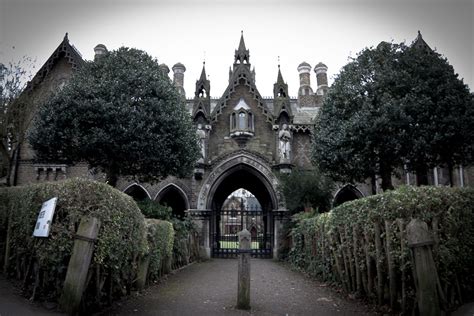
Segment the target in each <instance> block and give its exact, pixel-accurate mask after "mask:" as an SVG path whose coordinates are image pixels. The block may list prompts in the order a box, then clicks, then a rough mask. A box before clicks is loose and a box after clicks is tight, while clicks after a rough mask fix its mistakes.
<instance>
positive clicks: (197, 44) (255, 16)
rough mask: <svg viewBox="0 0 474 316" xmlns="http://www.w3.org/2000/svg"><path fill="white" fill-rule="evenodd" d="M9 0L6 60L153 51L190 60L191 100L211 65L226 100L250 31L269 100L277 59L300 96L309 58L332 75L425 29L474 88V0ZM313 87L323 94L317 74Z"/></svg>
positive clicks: (0, 52)
mask: <svg viewBox="0 0 474 316" xmlns="http://www.w3.org/2000/svg"><path fill="white" fill-rule="evenodd" d="M0 1H1V2H0V60H1V61H3V62H5V61H10V60H15V59H18V58H19V57H20V56H23V55H27V56H31V57H34V58H36V60H37V62H36V63H37V66H38V67H40V66H41V65H42V64H43V63H44V62H45V61H46V59H47V58H48V57H49V55H50V54H51V53H52V52H53V50H54V49H55V48H56V47H57V45H58V44H59V43H60V41H61V40H62V38H63V36H64V33H65V32H68V33H69V39H70V42H71V43H72V44H74V46H76V48H77V49H78V50H79V51H80V52H81V53H82V55H83V57H84V58H85V59H92V58H93V47H94V46H95V45H96V44H98V43H102V44H105V45H106V46H107V47H108V48H109V49H116V48H118V47H120V46H129V47H136V48H139V49H143V50H145V51H147V52H148V53H149V54H150V55H152V56H153V57H156V58H158V60H159V62H160V63H166V64H167V65H168V66H169V67H170V68H171V67H172V66H173V65H174V64H175V63H176V62H178V61H179V62H182V63H183V64H184V65H185V66H186V68H187V71H186V73H185V90H186V95H187V96H188V97H192V96H193V94H194V84H195V81H196V79H198V77H199V75H200V72H201V69H202V61H203V59H204V58H205V60H206V71H207V74H208V75H209V79H210V80H211V95H212V96H213V97H220V96H221V95H222V93H223V92H224V89H225V88H226V86H227V80H228V70H229V66H230V65H231V64H232V63H233V56H234V50H235V49H236V48H237V46H238V42H239V38H240V31H241V30H243V31H244V37H245V42H246V45H247V48H248V49H250V63H251V64H252V66H255V68H256V80H257V87H258V89H259V91H260V93H261V94H262V96H271V95H272V93H273V92H272V91H273V83H274V82H275V81H276V77H277V64H278V60H277V58H278V57H277V56H280V60H281V70H282V73H283V78H284V79H285V81H287V83H288V84H289V90H290V95H292V96H294V95H296V94H297V90H298V85H299V81H298V72H297V70H296V68H297V66H298V64H299V63H301V62H302V61H306V62H308V63H309V64H311V66H313V67H314V65H315V64H316V63H318V62H320V61H322V62H324V63H325V64H326V65H327V66H328V67H329V70H328V73H329V77H330V78H331V77H332V76H333V75H334V74H336V73H338V72H339V70H340V68H341V67H342V66H343V65H344V64H345V63H347V58H348V56H355V54H356V53H357V52H358V51H360V50H361V49H362V48H364V47H366V46H375V45H377V44H378V43H379V42H380V41H382V40H385V41H390V40H393V41H395V42H401V41H406V42H407V43H410V42H411V41H412V40H413V39H414V38H415V37H416V34H417V31H418V30H421V32H422V34H423V37H424V39H425V40H426V42H427V43H428V44H429V45H430V46H431V47H432V48H436V49H437V51H438V52H440V53H441V54H443V55H444V56H446V57H447V58H448V60H449V62H450V63H451V64H452V65H453V66H454V69H455V71H456V72H457V73H459V75H460V77H461V78H464V81H465V83H467V84H468V85H469V86H470V87H471V88H472V87H473V84H474V78H473V73H474V60H473V55H474V26H473V20H474V2H473V0H433V1H430V0H412V1H408V0H402V1H388V0H366V1H350V0H346V1H302V0H294V1H270V0H266V1H265V0H264V1H262V0H258V1H250V0H241V1H235V0H227V1H225V0H213V1H211V0H207V1H191V0H168V1H166V0H159V1H151V0H150V1H145V0H142V1H132V0H127V1H125V0H118V1H91V0H86V1H72V0H0ZM13 46H14V47H15V49H12V47H13ZM311 80H312V82H311V84H312V86H313V88H314V87H315V81H316V80H315V75H314V73H313V74H312V77H311ZM330 81H331V80H330Z"/></svg>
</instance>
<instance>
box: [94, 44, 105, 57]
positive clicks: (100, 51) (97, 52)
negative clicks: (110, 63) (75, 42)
mask: <svg viewBox="0 0 474 316" xmlns="http://www.w3.org/2000/svg"><path fill="white" fill-rule="evenodd" d="M107 52H108V50H107V47H105V45H104V44H98V45H97V46H96V47H94V60H96V59H97V58H98V57H100V56H102V55H105V54H106V53H107Z"/></svg>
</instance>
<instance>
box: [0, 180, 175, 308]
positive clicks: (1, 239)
mask: <svg viewBox="0 0 474 316" xmlns="http://www.w3.org/2000/svg"><path fill="white" fill-rule="evenodd" d="M55 196H57V197H58V202H57V206H56V211H55V215H54V219H53V224H52V227H51V231H50V236H49V237H48V238H34V237H32V233H33V228H34V226H35V223H36V219H37V216H38V212H39V210H40V208H41V205H42V203H43V202H44V201H46V200H48V199H50V198H52V197H55ZM83 216H91V217H97V218H98V219H100V221H101V227H100V231H99V236H98V240H97V241H96V243H95V247H94V254H93V259H92V262H91V268H90V271H89V276H88V278H87V284H88V285H87V288H86V292H85V294H84V297H83V300H82V301H83V302H87V304H88V305H87V306H86V305H84V306H83V310H91V308H92V307H93V306H99V305H101V304H103V303H105V302H107V303H110V302H111V301H112V300H114V299H116V298H118V297H120V296H122V295H124V294H127V293H129V292H130V290H131V288H132V286H133V282H134V280H135V279H136V276H137V269H138V261H139V258H140V257H143V256H145V255H147V254H148V252H150V253H151V255H152V257H153V261H152V262H153V265H154V267H155V268H156V267H159V266H161V265H162V264H161V262H159V261H160V260H162V259H163V258H164V256H170V251H171V250H172V248H173V236H174V231H173V228H172V225H171V223H169V222H164V221H162V222H160V223H155V224H153V225H147V226H146V225H145V219H144V217H143V215H142V213H141V211H140V209H139V208H138V207H137V205H136V203H135V202H134V201H133V199H132V198H131V197H130V196H128V195H126V194H123V193H121V192H120V191H118V190H116V189H114V188H112V187H111V186H109V185H107V184H104V183H99V182H96V181H90V180H85V179H77V178H76V179H71V180H66V181H63V182H56V183H45V184H39V185H31V186H26V187H13V188H5V189H0V251H1V253H2V254H4V253H5V250H6V247H7V244H8V248H9V256H8V258H2V257H1V256H0V259H2V261H0V263H3V262H4V261H5V272H6V274H7V275H8V276H9V277H15V278H16V279H18V280H21V281H22V282H23V290H24V294H25V295H27V296H29V297H32V298H33V299H40V300H48V301H53V302H54V301H58V300H59V297H60V295H61V291H62V287H63V283H64V280H65V276H66V270H67V266H68V264H69V258H70V256H71V251H72V247H73V244H74V235H75V233H76V231H77V228H78V225H79V222H80V220H81V218H82V217H83ZM147 232H148V241H147ZM7 235H8V239H9V240H8V242H7V240H6V239H7ZM153 273H156V270H153ZM84 304H85V303H84Z"/></svg>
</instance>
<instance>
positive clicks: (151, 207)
mask: <svg viewBox="0 0 474 316" xmlns="http://www.w3.org/2000/svg"><path fill="white" fill-rule="evenodd" d="M137 205H138V207H139V208H140V210H141V211H142V214H143V215H144V216H145V217H146V218H155V219H161V220H164V221H169V220H171V218H172V215H173V210H172V209H171V207H169V206H165V205H161V204H160V203H157V202H155V201H152V200H148V199H146V200H143V201H139V202H137Z"/></svg>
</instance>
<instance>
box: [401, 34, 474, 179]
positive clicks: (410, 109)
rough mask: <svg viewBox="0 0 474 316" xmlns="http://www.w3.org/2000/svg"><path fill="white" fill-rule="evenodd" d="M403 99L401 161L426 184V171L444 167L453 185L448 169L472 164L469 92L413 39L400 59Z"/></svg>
mask: <svg viewBox="0 0 474 316" xmlns="http://www.w3.org/2000/svg"><path fill="white" fill-rule="evenodd" d="M402 63H403V64H402V67H403V69H404V70H405V72H406V76H405V80H404V82H405V84H406V85H407V89H406V94H405V95H403V96H401V100H400V107H401V111H402V112H403V113H404V115H405V117H406V118H407V122H409V124H407V126H406V131H407V134H406V135H407V142H406V145H405V146H404V148H403V152H402V153H401V155H402V156H404V157H405V161H406V165H407V167H408V168H409V169H410V170H411V171H415V172H416V173H417V175H418V183H419V184H427V178H426V176H425V175H426V174H427V170H428V168H433V167H436V166H444V167H447V169H448V170H449V178H450V183H451V185H452V183H453V179H452V178H453V168H454V166H456V165H461V164H463V165H468V164H472V162H473V159H474V157H473V151H474V105H473V103H472V99H471V95H470V93H469V89H468V87H467V86H466V85H465V84H464V83H463V81H462V80H460V79H459V78H458V75H457V74H456V73H455V71H454V69H453V67H452V66H451V65H450V64H449V63H448V61H447V59H446V58H444V57H443V56H441V55H440V54H438V53H437V52H435V51H433V50H432V49H431V48H430V47H429V46H428V45H427V44H426V42H425V41H424V40H423V38H422V37H421V34H418V37H417V39H416V40H415V42H414V44H413V45H412V46H411V47H409V48H408V49H407V50H406V51H405V53H404V54H403V58H402Z"/></svg>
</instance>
